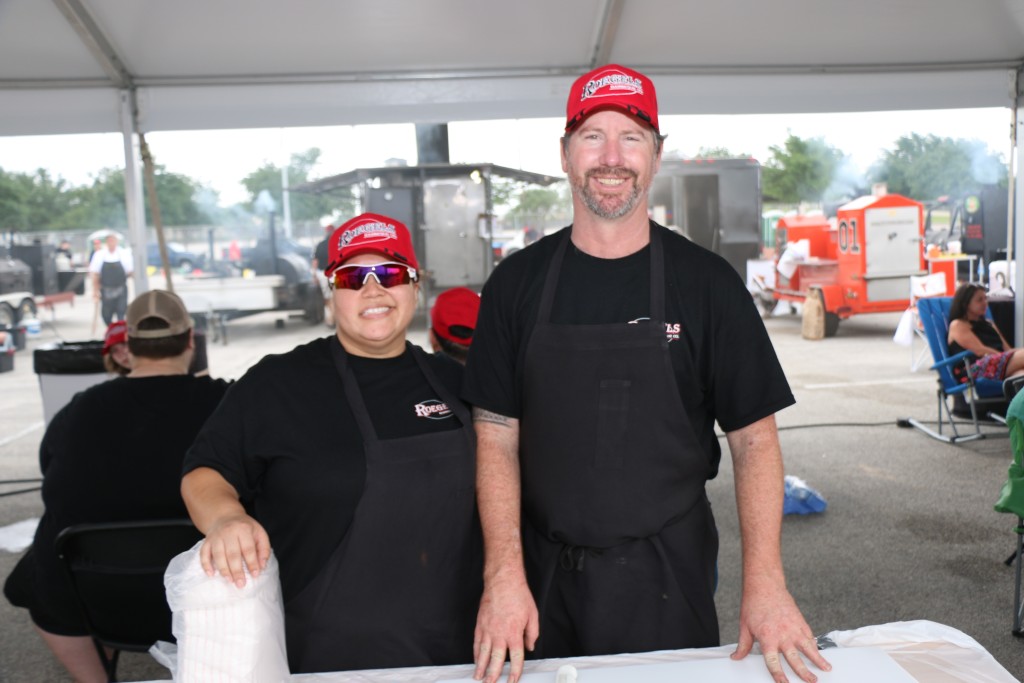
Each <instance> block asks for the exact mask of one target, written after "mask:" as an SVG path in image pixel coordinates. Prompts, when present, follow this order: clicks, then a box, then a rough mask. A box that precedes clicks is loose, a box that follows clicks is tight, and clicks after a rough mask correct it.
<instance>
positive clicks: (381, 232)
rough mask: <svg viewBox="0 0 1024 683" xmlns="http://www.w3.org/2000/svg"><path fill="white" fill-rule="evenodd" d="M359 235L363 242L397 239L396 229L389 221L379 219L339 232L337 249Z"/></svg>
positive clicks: (350, 242)
mask: <svg viewBox="0 0 1024 683" xmlns="http://www.w3.org/2000/svg"><path fill="white" fill-rule="evenodd" d="M360 236H362V237H363V242H364V243H371V244H372V243H373V242H387V241H388V240H397V239H398V229H397V228H395V226H394V225H391V224H390V223H381V222H380V221H373V222H372V223H363V224H362V225H357V226H356V227H354V228H351V229H350V230H346V231H345V232H343V233H341V237H339V238H338V249H344V248H345V247H347V246H348V245H350V244H352V242H353V241H354V240H355V239H357V238H358V237H360Z"/></svg>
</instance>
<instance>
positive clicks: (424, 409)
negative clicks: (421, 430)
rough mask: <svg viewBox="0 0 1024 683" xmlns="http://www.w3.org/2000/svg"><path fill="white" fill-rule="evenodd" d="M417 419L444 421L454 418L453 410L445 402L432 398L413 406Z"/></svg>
mask: <svg viewBox="0 0 1024 683" xmlns="http://www.w3.org/2000/svg"><path fill="white" fill-rule="evenodd" d="M413 409H414V410H415V411H416V417H425V418H427V419H428V420H444V419H446V418H449V417H451V416H452V409H451V408H449V407H448V404H447V403H445V402H444V401H439V400H438V399H436V398H431V399H428V400H426V401H423V402H421V403H417V404H416V405H415V406H413Z"/></svg>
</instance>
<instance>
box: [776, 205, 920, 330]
mask: <svg viewBox="0 0 1024 683" xmlns="http://www.w3.org/2000/svg"><path fill="white" fill-rule="evenodd" d="M800 240H807V244H806V247H807V250H806V251H807V253H806V255H805V256H803V255H802V256H801V257H798V258H788V257H786V255H785V252H786V250H787V248H788V249H793V250H794V251H797V252H802V250H800V249H798V248H797V246H804V245H796V243H797V242H798V241H800ZM775 241H776V251H775V253H776V257H775V258H776V264H775V265H776V286H775V288H774V290H773V292H772V294H773V296H774V298H775V299H776V300H779V301H793V302H803V301H804V300H806V299H807V297H810V296H814V297H818V298H819V300H820V301H821V304H822V308H823V309H824V311H825V336H826V337H831V336H833V335H835V333H836V331H837V330H838V329H839V321H840V320H845V319H846V318H849V317H851V316H854V315H858V314H861V313H888V312H894V311H903V310H906V308H907V306H909V305H910V276H912V275H924V274H926V273H927V264H926V262H925V255H924V246H923V245H924V206H923V205H922V204H921V203H920V202H917V201H914V200H913V199H908V198H906V197H903V196H900V195H896V194H890V195H885V196H882V197H874V196H867V197H860V198H858V199H855V200H853V201H851V202H849V203H847V204H844V205H843V206H841V207H839V210H838V212H837V214H836V217H835V219H831V220H829V219H825V218H824V217H821V216H796V217H792V216H790V217H783V218H781V219H779V224H778V227H777V229H776V232H775ZM780 267H781V268H782V270H780ZM787 273H788V276H787Z"/></svg>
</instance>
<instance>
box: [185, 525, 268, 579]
mask: <svg viewBox="0 0 1024 683" xmlns="http://www.w3.org/2000/svg"><path fill="white" fill-rule="evenodd" d="M269 558H270V537H269V536H268V535H267V532H266V531H265V530H264V529H263V527H262V526H260V523H259V522H257V521H256V520H255V519H253V518H252V517H250V516H249V515H247V514H244V513H240V514H231V515H225V516H223V517H220V518H218V519H217V520H215V521H214V523H213V524H212V526H211V527H210V529H209V531H208V533H207V534H206V541H205V542H204V543H203V547H202V548H201V549H200V551H199V559H200V561H201V562H202V565H203V570H204V571H205V572H206V574H207V575H208V576H213V575H214V574H216V573H220V575H221V576H223V577H225V578H227V579H229V580H230V581H232V582H233V583H234V584H235V585H236V586H238V587H239V588H242V587H243V586H245V568H246V567H248V569H249V573H250V574H252V576H253V578H256V577H257V576H259V575H260V572H261V571H263V569H264V568H265V567H266V566H267V560H268V559H269Z"/></svg>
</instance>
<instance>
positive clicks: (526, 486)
mask: <svg viewBox="0 0 1024 683" xmlns="http://www.w3.org/2000/svg"><path fill="white" fill-rule="evenodd" d="M570 234H571V231H570V230H566V231H564V236H563V237H562V238H561V243H560V244H559V246H558V248H557V250H556V251H555V255H554V257H553V258H552V261H551V265H550V267H549V269H548V272H547V275H546V277H545V281H544V289H543V293H542V294H541V301H540V309H539V311H538V314H537V322H536V326H535V328H534V330H533V334H532V335H531V337H530V340H529V342H528V345H527V349H526V361H525V370H524V374H523V386H524V394H523V416H522V422H521V426H520V427H521V450H520V453H521V456H520V457H521V468H522V491H523V493H522V496H523V516H524V522H523V536H524V553H525V558H526V565H527V576H528V579H529V582H530V587H531V589H532V591H533V594H534V596H535V598H536V600H537V606H538V609H539V611H540V615H541V620H540V624H541V626H540V639H539V641H538V649H537V651H536V652H535V653H534V656H537V657H564V656H580V655H600V654H611V653H619V652H642V651H650V650H658V649H677V648H684V647H706V646H713V645H717V644H718V620H717V615H716V613H715V605H714V584H715V562H716V559H717V554H718V536H717V532H716V530H715V525H714V518H713V516H712V514H711V507H710V504H709V503H708V500H707V497H706V495H705V492H704V484H705V481H706V480H707V478H708V477H709V476H710V474H711V472H712V469H711V465H710V462H709V459H708V455H706V454H705V453H704V451H703V449H701V447H700V445H699V443H698V440H697V437H696V435H695V434H694V431H693V429H692V427H691V425H690V422H689V420H688V418H687V413H686V410H685V408H684V405H683V401H682V399H681V398H680V394H679V391H678V389H677V385H676V380H675V373H674V371H673V367H672V360H671V358H670V356H669V351H668V343H669V342H668V340H667V338H666V329H665V276H664V272H665V267H664V254H663V251H662V246H661V233H660V230H659V229H657V228H656V227H652V228H651V243H650V258H651V267H650V270H651V290H650V294H651V307H650V319H649V320H643V321H640V322H637V323H634V324H625V323H615V324H609V325H559V324H553V323H552V322H551V311H552V307H553V303H554V299H555V291H556V288H557V283H558V274H559V270H560V268H561V264H562V261H563V258H564V255H565V250H566V248H567V247H568V245H569V244H570ZM673 343H682V342H681V341H676V342H673ZM689 370H690V374H691V376H693V377H694V381H696V377H697V375H696V373H695V372H693V368H689Z"/></svg>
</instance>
